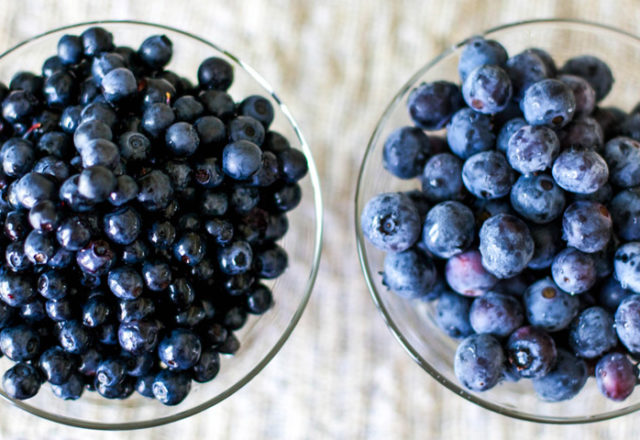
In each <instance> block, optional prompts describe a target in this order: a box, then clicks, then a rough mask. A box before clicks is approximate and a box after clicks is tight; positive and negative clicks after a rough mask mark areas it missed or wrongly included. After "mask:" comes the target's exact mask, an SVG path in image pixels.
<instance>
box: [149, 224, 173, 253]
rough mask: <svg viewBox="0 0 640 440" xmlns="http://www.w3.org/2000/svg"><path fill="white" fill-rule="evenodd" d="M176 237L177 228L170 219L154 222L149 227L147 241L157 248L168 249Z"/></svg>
mask: <svg viewBox="0 0 640 440" xmlns="http://www.w3.org/2000/svg"><path fill="white" fill-rule="evenodd" d="M175 239H176V228H175V226H173V224H172V223H171V222H169V221H166V220H165V221H158V222H153V223H152V224H151V226H150V227H149V228H148V229H147V241H148V242H149V244H150V245H151V246H153V247H154V248H156V249H168V248H170V247H171V245H172V244H173V242H174V241H175Z"/></svg>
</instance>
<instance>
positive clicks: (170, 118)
mask: <svg viewBox="0 0 640 440" xmlns="http://www.w3.org/2000/svg"><path fill="white" fill-rule="evenodd" d="M175 119H176V116H175V114H174V112H173V110H172V109H171V107H169V106H168V105H167V104H164V103H161V102H154V103H151V104H149V105H148V106H147V108H146V109H145V110H144V113H143V114H142V128H143V129H144V130H145V131H146V132H147V133H148V134H149V135H151V137H152V138H159V137H161V136H162V135H163V134H164V132H165V130H166V129H167V128H169V126H170V125H171V124H173V122H174V121H175Z"/></svg>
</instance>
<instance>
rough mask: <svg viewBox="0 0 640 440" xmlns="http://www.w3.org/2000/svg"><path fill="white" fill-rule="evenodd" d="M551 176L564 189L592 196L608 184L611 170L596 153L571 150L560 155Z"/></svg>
mask: <svg viewBox="0 0 640 440" xmlns="http://www.w3.org/2000/svg"><path fill="white" fill-rule="evenodd" d="M551 174H552V175H553V178H554V179H555V181H556V183H557V184H558V185H560V187H561V188H562V189H564V190H566V191H570V192H574V193H578V194H591V193H594V192H596V191H597V190H599V189H600V188H601V187H602V186H603V185H604V184H606V183H607V180H608V178H609V168H608V166H607V163H606V162H605V160H604V159H603V158H602V156H600V155H599V154H598V153H596V152H595V151H593V150H583V149H575V148H570V149H568V150H565V151H563V152H562V153H560V155H559V156H558V158H557V159H556V160H555V162H554V163H553V168H552V169H551Z"/></svg>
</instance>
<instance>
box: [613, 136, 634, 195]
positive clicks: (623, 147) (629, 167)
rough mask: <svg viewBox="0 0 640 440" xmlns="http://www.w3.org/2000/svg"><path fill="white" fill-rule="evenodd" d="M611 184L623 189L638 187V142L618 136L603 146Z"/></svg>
mask: <svg viewBox="0 0 640 440" xmlns="http://www.w3.org/2000/svg"><path fill="white" fill-rule="evenodd" d="M604 160H605V161H606V162H607V165H608V166H609V174H610V179H611V182H612V183H614V184H615V185H618V186H621V187H623V188H629V187H632V186H637V185H640V142H638V141H636V140H634V139H631V138H630V137H625V136H618V137H616V138H613V139H611V140H610V141H608V142H607V143H606V144H605V146H604Z"/></svg>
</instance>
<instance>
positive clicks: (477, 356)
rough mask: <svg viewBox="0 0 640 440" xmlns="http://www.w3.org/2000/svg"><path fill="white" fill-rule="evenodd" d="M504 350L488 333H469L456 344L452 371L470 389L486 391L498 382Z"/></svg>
mask: <svg viewBox="0 0 640 440" xmlns="http://www.w3.org/2000/svg"><path fill="white" fill-rule="evenodd" d="M504 360H505V356H504V352H503V351H502V347H501V346H500V343H499V342H498V341H497V340H496V339H494V338H493V337H492V336H490V335H485V334H481V335H471V336H468V337H467V338H465V339H464V340H463V341H462V342H461V343H460V345H459V346H458V348H457V350H456V354H455V360H454V365H453V368H454V372H455V375H456V377H457V378H458V380H459V381H460V382H461V383H462V385H464V387H465V388H468V389H470V390H472V391H486V390H488V389H490V388H493V387H494V386H495V385H497V384H498V382H500V380H501V378H502V373H503V369H504Z"/></svg>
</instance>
